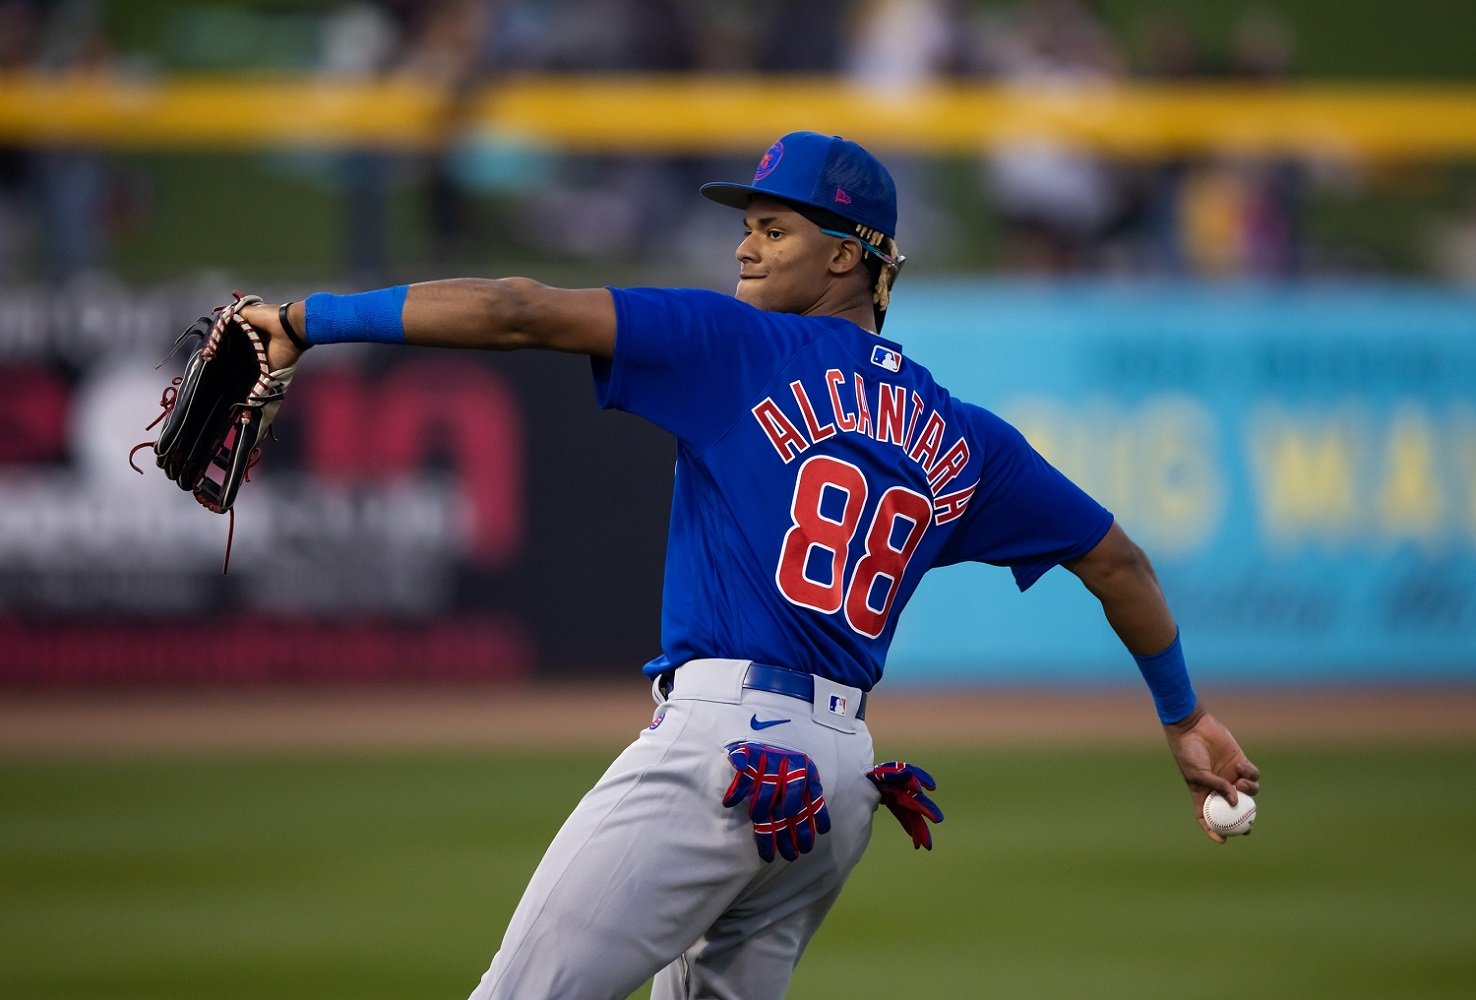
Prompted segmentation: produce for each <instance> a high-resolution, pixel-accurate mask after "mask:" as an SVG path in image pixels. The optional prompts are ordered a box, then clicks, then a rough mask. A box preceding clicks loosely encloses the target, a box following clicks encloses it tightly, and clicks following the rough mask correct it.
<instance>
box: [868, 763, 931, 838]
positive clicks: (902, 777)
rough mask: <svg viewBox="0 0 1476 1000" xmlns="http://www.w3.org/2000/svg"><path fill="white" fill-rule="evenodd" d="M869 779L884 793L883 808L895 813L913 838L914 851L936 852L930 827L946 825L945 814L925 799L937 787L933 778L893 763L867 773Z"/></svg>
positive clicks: (898, 820) (912, 765)
mask: <svg viewBox="0 0 1476 1000" xmlns="http://www.w3.org/2000/svg"><path fill="white" fill-rule="evenodd" d="M866 777H868V778H870V779H871V783H872V784H873V785H875V786H876V790H877V791H879V792H881V800H882V805H884V806H886V807H887V808H888V809H890V810H891V811H892V815H893V816H896V817H897V822H898V823H901V824H902V829H904V830H906V831H907V834H908V836H910V837H911V838H912V849H913V850H914V851H915V850H917V849H918V848H919V847H922V848H925V849H927V850H929V851H931V850H932V849H933V831H932V830H931V829H930V828H929V827H928V822H929V821H930V820H931V821H932V822H934V823H941V822H943V810H942V809H939V808H938V804H937V803H936V802H934V801H933V800H932V799H930V798H928V797H927V795H925V794H924V793H925V792H931V791H932V790H933V789H935V788H937V787H938V784H937V782H935V781H934V780H933V776H932V775H931V774H929V773H928V772H926V771H924V770H923V769H922V768H920V767H918V766H917V765H916V764H908V763H906V762H905V761H900V760H891V761H887V763H885V764H878V765H876V767H873V768H872V769H871V770H870V771H867V772H866Z"/></svg>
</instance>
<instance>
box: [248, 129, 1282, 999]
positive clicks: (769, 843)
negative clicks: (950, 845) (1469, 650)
mask: <svg viewBox="0 0 1476 1000" xmlns="http://www.w3.org/2000/svg"><path fill="white" fill-rule="evenodd" d="M702 194H703V195H705V196H706V197H707V198H709V199H711V200H713V201H715V202H718V203H720V204H722V205H725V206H730V207H732V208H735V209H737V210H738V211H739V212H740V213H741V217H742V226H743V236H742V239H741V241H740V242H739V244H738V248H737V252H736V256H737V261H738V287H737V293H736V295H735V296H727V295H721V294H717V293H714V292H710V291H699V290H692V289H652V288H630V289H612V288H589V289H577V290H574V289H558V288H551V287H547V286H544V285H542V284H539V283H537V282H535V281H532V280H529V279H526V278H505V279H497V280H491V279H487V280H483V279H455V280H448V281H435V282H426V283H420V284H414V285H409V286H405V285H401V286H398V287H394V288H387V289H381V290H378V291H371V292H365V293H360V294H357V295H345V296H338V295H328V294H321V293H320V294H315V295H311V296H309V297H308V298H307V299H306V300H305V301H301V302H292V303H289V304H286V305H283V306H281V307H277V306H265V305H260V304H255V305H250V306H246V307H244V308H243V309H242V316H243V317H245V318H246V319H248V320H249V321H250V323H251V324H253V325H254V326H255V327H256V328H257V329H258V330H259V331H262V332H263V334H264V336H265V337H266V339H267V348H266V350H267V357H268V360H269V361H270V363H271V367H273V368H277V369H282V370H288V369H290V368H291V366H292V365H294V364H295V363H296V361H297V359H298V357H299V355H300V354H301V352H302V351H303V350H306V349H307V348H308V347H309V346H315V345H320V344H331V343H336V342H344V341H375V342H384V343H395V344H402V343H403V344H414V345H424V346H440V347H457V348H478V349H493V350H513V349H518V348H543V349H548V350H555V351H566V352H573V353H577V354H585V355H588V356H589V358H590V359H591V364H592V369H593V377H594V386H595V390H596V395H597V398H598V401H599V403H600V405H601V406H604V407H611V408H617V409H622V410H626V411H629V412H631V413H635V414H639V415H641V416H643V417H645V418H646V419H648V420H650V421H652V422H653V423H655V424H657V425H658V426H660V427H662V428H664V429H666V430H667V431H669V432H670V433H671V434H672V435H673V436H674V437H675V439H676V443H677V465H676V480H675V486H674V493H673V497H672V506H671V526H670V538H669V543H668V548H667V555H666V578H665V587H664V593H663V606H662V626H661V655H660V656H658V657H656V658H655V659H654V660H652V661H651V662H650V663H648V664H646V666H645V673H646V676H647V677H648V678H649V679H650V681H651V683H652V687H653V692H654V695H655V698H656V701H657V703H658V707H657V711H656V714H655V718H654V720H653V721H652V722H651V723H650V725H649V727H648V728H646V729H645V730H644V731H643V732H641V734H640V735H639V737H638V738H637V739H636V740H635V741H634V742H633V743H632V744H631V745H630V746H629V747H628V748H627V749H626V750H625V751H624V753H622V754H621V755H620V756H619V758H618V759H617V760H616V761H615V762H614V763H613V764H612V765H611V766H610V768H609V770H608V771H607V772H606V773H605V774H604V776H603V777H602V778H601V779H600V780H599V782H598V783H597V784H596V785H595V787H594V788H593V789H592V790H591V791H590V792H589V793H588V794H587V795H586V796H585V797H584V799H583V800H582V801H581V802H580V803H579V805H578V806H577V807H576V808H575V810H574V811H573V813H572V814H571V815H570V817H569V819H568V820H567V822H566V823H565V824H564V826H563V828H562V829H561V830H560V831H559V833H558V835H557V836H556V837H555V838H554V840H553V842H552V844H551V845H550V846H549V848H548V852H547V854H546V855H545V856H544V858H543V861H542V863H541V864H540V865H539V867H538V869H537V871H536V872H535V873H534V875H533V877H532V880H531V881H530V882H529V884H528V887H527V890H526V891H525V893H524V895H523V898H522V901H521V902H520V903H519V905H518V907H517V909H516V911H515V912H514V913H513V915H512V918H511V921H510V923H509V925H508V927H507V931H506V935H505V937H504V938H503V941H502V945H501V948H500V949H499V950H498V951H497V953H496V955H495V957H494V958H493V960H492V964H491V967H490V968H489V969H488V970H487V972H486V974H485V975H484V976H483V977H482V980H481V982H480V984H479V985H478V986H477V988H476V990H475V991H474V992H473V993H472V997H473V998H476V1000H491V998H516V1000H534V998H558V1000H570V998H578V1000H593V998H602V997H608V998H617V1000H618V998H624V997H626V996H627V995H628V994H629V993H630V992H631V991H633V990H635V989H637V988H638V987H639V986H640V985H641V984H642V983H643V982H645V981H646V980H647V979H650V978H652V977H655V986H654V989H653V993H652V996H653V997H656V998H659V1000H672V998H678V997H689V998H691V997H714V998H718V997H721V998H739V1000H764V998H774V997H782V996H783V995H784V994H785V991H786V989H787V986H788V983H789V981H790V978H791V975H792V972H793V970H794V967H795V965H796V963H797V962H798V961H799V958H800V955H801V953H802V952H803V951H804V949H805V946H806V944H807V943H808V942H809V940H810V938H811V936H812V935H813V934H814V933H815V930H816V928H817V927H818V926H819V925H820V923H821V921H822V920H823V919H824V917H825V915H826V913H827V911H828V910H829V909H830V907H831V905H832V904H833V903H834V902H835V900H836V897H837V896H838V894H839V893H840V891H841V888H842V886H843V885H844V884H845V881H846V878H847V876H848V875H849V874H850V872H851V870H852V868H853V867H854V866H855V864H856V862H857V861H858V859H859V858H860V857H861V854H862V852H863V851H864V850H865V847H866V844H867V841H868V839H869V838H870V835H871V822H872V816H873V813H874V811H875V810H876V808H877V807H878V805H880V804H886V805H887V806H888V807H889V808H890V809H891V811H892V812H893V813H894V814H895V815H896V816H897V818H898V819H899V820H901V822H902V824H903V826H904V828H905V829H906V830H907V831H908V832H909V833H910V834H911V835H912V837H913V841H914V844H915V845H917V846H926V847H930V846H931V835H930V830H929V827H928V824H929V823H930V822H937V821H939V820H941V819H942V812H941V811H940V810H939V809H938V807H937V806H936V805H935V804H934V803H933V802H932V800H931V799H929V798H928V796H927V794H926V793H927V792H928V791H931V790H932V789H933V787H934V783H933V781H932V779H931V777H930V776H929V775H928V774H927V773H926V772H925V771H923V770H922V769H921V768H918V767H916V766H914V765H911V764H906V763H902V762H891V763H887V764H882V765H879V766H878V765H876V764H875V762H874V760H873V753H872V741H871V736H870V734H869V732H868V730H867V721H866V719H867V715H868V709H869V708H870V707H871V706H870V704H869V700H870V696H871V692H872V690H873V688H875V686H876V684H877V682H878V681H879V680H880V679H881V676H882V670H883V667H884V665H885V662H886V654H887V647H888V645H889V643H890V642H891V639H892V635H893V631H894V629H895V628H896V626H897V620H898V616H899V615H900V614H901V612H902V609H903V608H904V607H905V606H906V605H907V601H908V599H909V598H910V597H911V596H912V594H913V592H914V590H915V589H916V587H917V585H918V583H919V581H920V580H921V579H922V577H923V575H924V574H925V573H926V572H927V571H928V570H929V569H931V568H933V567H935V566H944V565H948V564H952V563H959V562H964V561H971V562H983V563H989V564H992V565H997V566H1007V567H1009V569H1010V571H1011V572H1012V573H1013V574H1014V577H1015V581H1016V583H1017V585H1018V586H1019V588H1020V589H1021V590H1025V589H1026V588H1028V587H1030V586H1031V585H1032V584H1033V583H1034V582H1035V581H1036V580H1038V579H1039V578H1040V577H1041V575H1042V574H1044V573H1046V572H1047V571H1049V570H1050V569H1051V568H1052V567H1054V566H1056V565H1058V564H1059V565H1063V566H1065V567H1066V568H1067V569H1068V570H1069V571H1071V572H1072V573H1074V574H1076V576H1078V577H1079V578H1080V579H1081V581H1082V582H1083V583H1084V584H1085V585H1086V586H1087V587H1088V588H1089V589H1090V591H1091V592H1092V593H1093V594H1094V595H1096V597H1097V598H1098V599H1099V600H1100V601H1101V605H1102V610H1103V612H1104V613H1105V615H1106V617H1107V619H1108V621H1109V622H1110V623H1111V625H1112V627H1113V628H1114V629H1115V630H1116V632H1117V634H1118V636H1119V637H1120V638H1121V640H1122V642H1123V643H1124V645H1125V646H1126V647H1127V649H1128V651H1129V652H1130V653H1131V654H1132V655H1133V656H1134V657H1135V658H1136V660H1137V662H1138V665H1139V667H1140V669H1141V671H1142V674H1143V677H1144V679H1145V680H1146V682H1147V685H1148V687H1149V690H1150V693H1151V694H1152V697H1153V699H1154V702H1155V705H1156V708H1157V711H1158V714H1159V717H1160V719H1161V721H1162V723H1163V725H1164V730H1165V733H1166V735H1167V738H1168V744H1169V748H1170V750H1171V751H1172V753H1173V755H1174V757H1175V759H1176V761H1177V762H1178V765H1179V768H1180V770H1181V772H1182V774H1183V776H1184V779H1185V781H1186V782H1187V784H1188V786H1189V789H1190V791H1191V794H1192V796H1193V798H1194V800H1195V804H1196V814H1197V812H1198V810H1197V807H1198V806H1199V805H1200V804H1202V802H1203V800H1204V798H1205V796H1206V795H1208V794H1209V793H1210V792H1211V791H1219V792H1221V793H1223V794H1225V795H1226V796H1227V797H1229V798H1231V799H1234V798H1235V797H1236V795H1237V793H1240V794H1251V795H1254V794H1255V793H1256V792H1257V791H1259V774H1258V772H1257V770H1256V768H1255V767H1254V765H1252V764H1251V762H1250V761H1249V760H1248V759H1247V758H1246V756H1245V754H1244V753H1243V752H1242V751H1241V749H1240V747H1239V745H1238V744H1237V743H1236V741H1235V739H1234V738H1233V737H1232V736H1231V734H1230V733H1229V732H1228V731H1227V730H1226V729H1225V728H1224V726H1222V725H1221V724H1220V723H1219V722H1218V721H1216V720H1215V719H1214V718H1213V717H1212V716H1211V715H1209V714H1208V713H1206V712H1205V711H1204V709H1203V707H1202V706H1200V705H1199V703H1198V701H1197V698H1196V695H1195V692H1194V689H1193V686H1192V685H1191V683H1190V680H1189V676H1188V673H1187V670H1186V667H1185V662H1184V655H1183V652H1182V648H1181V645H1180V641H1179V635H1178V629H1177V626H1176V624H1175V621H1174V618H1173V616H1172V615H1171V614H1170V611H1169V608H1168V606H1167V604H1166V603H1165V600H1164V597H1163V594H1162V593H1161V592H1160V590H1159V586H1158V583H1157V581H1156V579H1155V577H1154V574H1153V570H1152V569H1151V567H1150V565H1149V562H1148V559H1147V558H1146V557H1145V555H1144V554H1143V552H1142V551H1141V550H1140V549H1139V548H1138V547H1137V546H1136V545H1135V544H1134V543H1133V542H1132V541H1130V540H1129V538H1128V536H1127V534H1126V533H1125V532H1124V531H1123V529H1122V527H1121V526H1120V525H1118V524H1117V523H1115V521H1114V519H1113V517H1112V515H1111V514H1110V513H1108V512H1107V511H1106V510H1105V509H1103V508H1102V507H1101V506H1100V505H1099V504H1098V503H1097V502H1096V501H1095V500H1093V499H1092V498H1091V497H1089V496H1088V495H1087V494H1086V493H1084V492H1083V491H1082V490H1081V489H1079V488H1078V487H1077V486H1075V485H1074V484H1073V483H1072V482H1070V481H1069V480H1068V479H1067V478H1066V477H1065V476H1063V475H1062V474H1061V473H1060V472H1058V471H1057V470H1056V469H1054V468H1053V467H1052V466H1050V465H1049V464H1048V463H1047V462H1046V461H1045V460H1044V459H1043V458H1041V456H1040V455H1039V454H1037V453H1036V452H1035V451H1034V450H1033V449H1032V448H1031V447H1030V445H1029V444H1028V443H1027V442H1026V441H1025V439H1024V438H1023V437H1022V436H1021V435H1020V434H1019V432H1018V431H1016V430H1015V429H1014V428H1013V427H1011V426H1010V425H1009V424H1007V423H1006V422H1005V421H1003V420H1001V419H1000V418H999V417H997V416H995V415H994V414H993V413H990V412H989V411H988V410H985V409H983V408H981V407H979V406H976V405H973V404H970V403H966V402H964V401H963V400H960V399H957V398H955V397H954V396H952V395H951V394H950V393H949V392H948V391H947V390H946V389H945V388H943V387H942V386H941V385H940V384H939V383H938V382H937V381H935V380H934V377H933V374H932V372H930V371H928V370H927V369H926V368H924V367H923V366H922V365H920V364H918V363H917V361H915V360H914V359H913V358H911V357H910V356H908V354H907V351H906V348H905V346H904V345H902V344H900V343H896V342H894V341H891V340H888V339H886V338H884V337H882V336H881V335H880V331H881V327H882V324H883V321H884V320H885V318H886V314H887V309H888V306H889V303H890V295H891V290H892V285H893V282H894V281H895V279H896V277H897V273H898V269H899V268H900V267H901V265H902V262H903V258H902V256H901V255H900V254H899V253H898V250H897V244H896V241H895V236H896V232H897V210H896V194H895V189H894V186H893V183H892V179H891V176H890V175H889V174H888V172H887V171H886V169H885V168H884V167H883V166H882V164H881V163H880V162H878V161H877V160H876V159H875V158H874V157H873V156H872V155H871V154H869V153H868V152H867V151H866V150H864V149H863V148H861V147H860V146H858V145H856V144H855V143H853V142H849V141H846V140H844V139H841V138H839V137H834V136H827V135H822V134H818V133H813V132H795V133H791V134H789V135H786V136H784V137H783V138H781V139H780V140H779V141H778V142H775V143H774V144H773V146H772V147H770V148H769V150H768V151H767V152H766V153H764V155H763V157H762V159H760V161H759V163H758V168H757V171H756V172H755V174H754V177H753V180H752V182H751V183H747V184H739V183H716V184H708V185H706V186H704V187H703V188H702ZM980 641H981V643H987V641H988V637H987V636H981V637H980ZM1200 822H1201V827H1202V828H1203V829H1204V831H1205V833H1206V834H1207V835H1208V836H1209V837H1210V838H1211V839H1212V840H1215V841H1221V842H1222V841H1223V838H1222V837H1220V836H1219V835H1217V834H1216V833H1214V832H1213V831H1211V830H1210V829H1209V828H1208V827H1205V826H1204V823H1203V821H1202V820H1201V821H1200Z"/></svg>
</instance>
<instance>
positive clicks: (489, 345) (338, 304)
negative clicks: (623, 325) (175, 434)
mask: <svg viewBox="0 0 1476 1000" xmlns="http://www.w3.org/2000/svg"><path fill="white" fill-rule="evenodd" d="M402 290H403V295H402V296H401V297H398V298H397V297H396V296H395V295H393V294H392V293H394V292H397V291H401V289H381V290H378V291H375V292H365V293H360V294H358V295H352V296H314V297H311V301H309V300H302V301H296V302H292V303H289V304H288V305H287V308H286V318H287V322H288V324H289V325H290V326H291V327H292V328H293V330H294V331H295V332H296V333H297V334H298V338H299V340H300V339H301V338H302V337H303V336H306V338H307V341H308V342H310V343H316V342H318V339H317V337H316V336H315V335H314V330H315V326H316V324H315V321H314V320H315V319H319V320H322V321H323V322H327V321H328V320H327V316H328V315H329V314H331V320H332V324H333V325H334V326H336V327H339V328H343V327H345V326H347V327H349V328H351V329H350V332H351V336H350V337H349V338H348V339H372V340H384V341H386V342H391V343H394V342H398V343H405V344H413V345H419V346H424V347H459V348H470V349H474V350H494V351H512V350H523V349H529V348H534V349H542V350H550V351H564V352H568V353H574V354H587V355H589V356H591V357H596V358H608V357H610V356H611V355H612V354H613V353H614V350H615V328H616V318H615V305H614V302H613V300H612V298H611V295H610V292H609V290H608V289H605V288H556V287H553V286H551V285H544V284H541V283H540V282H537V281H534V280H532V279H531V278H450V279H445V280H441V281H424V282H419V283H416V284H412V285H409V286H406V287H403V289H402ZM313 308H317V309H318V310H319V312H318V313H316V314H314V317H313V318H310V316H309V311H310V310H311V309H313ZM243 315H245V316H246V318H247V319H248V320H249V321H250V322H251V324H252V325H253V326H255V327H256V328H257V329H258V330H259V331H260V332H261V333H262V334H263V336H265V338H266V341H267V359H268V361H269V363H271V365H272V366H273V367H276V368H285V367H288V366H290V365H292V364H295V363H296V361H297V358H298V356H299V354H300V353H301V349H300V347H299V346H298V344H294V343H293V339H292V338H291V337H290V336H288V334H287V333H286V332H285V331H284V329H283V326H282V323H281V314H280V313H279V310H278V307H277V306H274V305H261V306H254V307H252V308H251V309H250V310H248V311H246V312H244V313H243ZM360 324H362V326H363V327H366V328H368V327H374V328H380V329H378V330H376V335H374V336H363V337H359V336H355V335H353V334H357V333H359V332H360V331H358V330H353V329H352V328H353V327H354V326H356V325H360ZM339 339H342V338H339Z"/></svg>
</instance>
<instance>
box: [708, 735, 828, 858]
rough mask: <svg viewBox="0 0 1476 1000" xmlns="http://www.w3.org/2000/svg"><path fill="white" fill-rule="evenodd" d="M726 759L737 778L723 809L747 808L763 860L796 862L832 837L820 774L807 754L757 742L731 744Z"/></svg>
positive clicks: (724, 797) (729, 787)
mask: <svg viewBox="0 0 1476 1000" xmlns="http://www.w3.org/2000/svg"><path fill="white" fill-rule="evenodd" d="M727 754H728V763H729V764H732V765H733V770H734V771H736V772H737V773H736V774H734V775H733V782H732V784H730V785H729V786H728V791H727V794H725V795H724V796H723V805H725V806H727V807H728V808H729V809H731V808H733V807H734V806H736V805H738V804H739V803H740V802H745V801H746V802H747V803H748V818H749V819H751V820H753V840H754V843H755V844H756V845H757V846H758V853H759V857H761V858H763V859H764V860H765V861H773V860H774V855H775V853H776V852H777V853H778V854H780V855H782V856H783V857H784V858H785V860H788V861H793V860H794V859H795V858H797V857H799V856H800V855H801V854H807V853H809V851H810V850H811V849H812V848H814V846H815V838H816V837H819V836H820V835H822V834H825V833H828V832H830V811H829V810H828V809H826V807H825V791H824V789H823V788H821V787H820V772H819V770H818V769H817V768H816V767H815V762H814V761H812V760H811V759H810V757H809V755H808V754H804V753H801V752H799V751H798V750H785V749H784V748H783V747H776V746H771V745H769V744H767V743H754V742H735V743H729V744H728V746H727Z"/></svg>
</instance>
